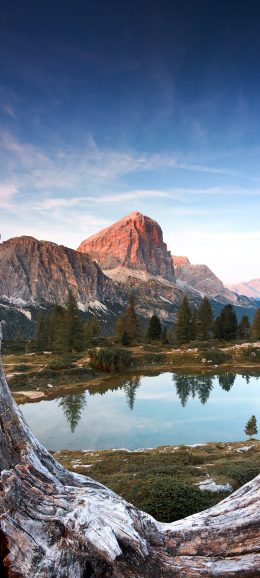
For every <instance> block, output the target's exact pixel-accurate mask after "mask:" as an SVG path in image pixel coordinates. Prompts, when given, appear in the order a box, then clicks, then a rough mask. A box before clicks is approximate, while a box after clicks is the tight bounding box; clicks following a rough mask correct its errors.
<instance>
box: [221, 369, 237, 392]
mask: <svg viewBox="0 0 260 578" xmlns="http://www.w3.org/2000/svg"><path fill="white" fill-rule="evenodd" d="M235 379H236V374H235V373H222V374H221V375H219V376H218V382H219V385H220V387H222V389H224V390H225V391H230V389H231V387H232V385H234V383H235Z"/></svg>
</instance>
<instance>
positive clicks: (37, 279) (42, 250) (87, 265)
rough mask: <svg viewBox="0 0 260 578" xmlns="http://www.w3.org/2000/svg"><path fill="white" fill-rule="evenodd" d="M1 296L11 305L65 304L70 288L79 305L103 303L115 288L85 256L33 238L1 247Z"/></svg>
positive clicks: (12, 241)
mask: <svg viewBox="0 0 260 578" xmlns="http://www.w3.org/2000/svg"><path fill="white" fill-rule="evenodd" d="M0 263H1V276H0V295H1V296H2V297H3V296H4V297H6V298H7V299H8V300H10V302H14V303H15V302H16V301H17V304H22V303H40V302H46V303H60V304H64V303H65V302H66V299H67V296H68V290H69V289H72V291H73V293H74V295H75V297H76V299H77V300H78V302H79V303H81V304H88V303H89V302H90V301H93V300H99V301H103V300H104V299H105V298H106V297H108V296H109V297H110V298H111V297H112V298H113V295H114V294H115V289H114V285H113V282H112V281H111V279H108V278H107V277H106V276H105V275H104V273H103V272H102V271H101V269H100V267H99V266H98V265H97V264H96V263H93V262H92V260H91V258H90V257H89V256H88V255H85V254H83V253H78V252H77V251H74V250H73V249H69V248H68V247H64V246H63V245H57V244H56V243H51V242H48V241H38V240H37V239H34V238H33V237H15V238H13V239H9V240H8V241H5V242H4V243H1V244H0Z"/></svg>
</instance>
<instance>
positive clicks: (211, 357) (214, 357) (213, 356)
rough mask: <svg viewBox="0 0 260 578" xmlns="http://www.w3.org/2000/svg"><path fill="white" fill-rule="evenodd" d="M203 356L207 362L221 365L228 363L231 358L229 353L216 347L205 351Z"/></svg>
mask: <svg viewBox="0 0 260 578" xmlns="http://www.w3.org/2000/svg"><path fill="white" fill-rule="evenodd" d="M202 356H203V358H204V359H206V361H207V362H211V363H212V364H213V365H221V363H227V362H228V361H229V360H230V359H231V355H230V354H229V353H226V352H225V351H221V350H220V349H216V348H212V349H207V350H205V351H203V353H202Z"/></svg>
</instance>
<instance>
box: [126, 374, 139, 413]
mask: <svg viewBox="0 0 260 578" xmlns="http://www.w3.org/2000/svg"><path fill="white" fill-rule="evenodd" d="M140 385H141V383H140V377H137V376H133V377H130V378H129V379H128V380H127V381H126V382H125V383H124V385H123V390H124V392H125V393H126V399H127V403H128V405H129V408H130V409H131V411H132V410H133V408H134V403H135V397H136V390H137V389H138V387H140Z"/></svg>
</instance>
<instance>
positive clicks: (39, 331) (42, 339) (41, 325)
mask: <svg viewBox="0 0 260 578" xmlns="http://www.w3.org/2000/svg"><path fill="white" fill-rule="evenodd" d="M48 329H49V328H48V316H47V315H46V314H44V313H43V312H42V311H40V313H38V315H37V319H36V326H35V341H36V347H37V349H39V350H40V351H43V350H44V349H46V348H48V334H49V330H48Z"/></svg>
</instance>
